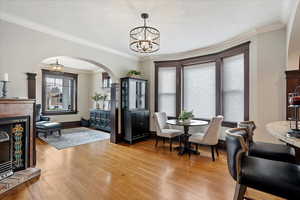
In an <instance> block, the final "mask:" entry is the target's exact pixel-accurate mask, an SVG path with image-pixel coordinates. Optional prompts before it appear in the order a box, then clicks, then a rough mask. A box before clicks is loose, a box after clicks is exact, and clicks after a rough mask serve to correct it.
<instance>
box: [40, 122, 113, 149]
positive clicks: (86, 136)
mask: <svg viewBox="0 0 300 200" xmlns="http://www.w3.org/2000/svg"><path fill="white" fill-rule="evenodd" d="M39 138H40V139H42V140H43V141H45V142H47V143H48V144H50V145H51V146H53V147H55V148H56V149H58V150H61V149H65V148H68V147H74V146H78V145H81V144H88V143H92V142H96V141H100V140H108V139H109V138H110V134H108V133H105V132H103V131H98V130H93V129H89V128H85V127H79V128H69V129H62V130H61V136H58V133H53V134H52V135H48V136H47V138H45V137H44V134H39Z"/></svg>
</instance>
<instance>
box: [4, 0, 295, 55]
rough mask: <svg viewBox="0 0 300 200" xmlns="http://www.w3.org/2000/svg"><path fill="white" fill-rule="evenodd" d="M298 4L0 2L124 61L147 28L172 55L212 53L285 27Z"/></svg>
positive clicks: (279, 0)
mask: <svg viewBox="0 0 300 200" xmlns="http://www.w3.org/2000/svg"><path fill="white" fill-rule="evenodd" d="M291 1H293V0H251V1H249V0H188V1H183V0H163V1H162V0H160V1H159V0H148V1H141V0H102V1H101V0H84V1H83V0H42V1H41V0H0V14H1V13H2V14H3V13H6V14H9V15H12V16H16V17H19V18H22V19H25V20H28V21H31V22H34V23H36V24H39V25H43V26H46V27H48V28H49V29H53V30H57V31H59V32H60V33H64V34H65V35H66V34H68V35H71V36H73V37H78V38H81V39H84V40H85V41H88V42H89V43H93V44H95V45H98V46H101V47H103V49H107V50H111V52H120V53H121V54H123V55H125V54H126V55H129V56H137V55H138V54H135V53H134V52H132V51H131V50H129V48H128V41H129V37H128V33H129V30H130V29H131V28H133V27H135V26H138V25H142V20H141V18H140V14H141V13H142V12H147V13H149V14H150V19H149V20H148V22H149V25H151V26H154V27H156V28H158V29H159V30H160V31H161V49H160V51H159V52H158V53H157V54H169V53H178V52H184V51H189V50H193V49H198V48H203V47H207V46H209V45H213V44H216V43H219V42H222V41H225V40H228V39H230V38H232V37H234V36H236V35H239V34H242V33H244V32H246V31H249V30H251V29H254V28H258V27H262V26H265V25H269V24H273V23H278V22H282V23H286V19H287V15H288V14H289V3H290V2H291Z"/></svg>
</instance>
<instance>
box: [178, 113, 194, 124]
mask: <svg viewBox="0 0 300 200" xmlns="http://www.w3.org/2000/svg"><path fill="white" fill-rule="evenodd" d="M193 117H194V115H193V111H186V110H182V111H181V113H180V115H179V117H178V120H179V121H180V122H182V123H190V122H191V120H192V119H193Z"/></svg>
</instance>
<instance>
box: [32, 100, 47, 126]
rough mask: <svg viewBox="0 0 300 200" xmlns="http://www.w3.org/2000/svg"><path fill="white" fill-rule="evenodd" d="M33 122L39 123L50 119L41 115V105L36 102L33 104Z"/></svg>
mask: <svg viewBox="0 0 300 200" xmlns="http://www.w3.org/2000/svg"><path fill="white" fill-rule="evenodd" d="M35 119H36V120H35V122H36V124H41V123H43V122H45V121H47V122H48V121H50V117H45V116H43V115H42V105H41V104H36V105H35Z"/></svg>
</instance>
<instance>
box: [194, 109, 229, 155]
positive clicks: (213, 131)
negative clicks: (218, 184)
mask: <svg viewBox="0 0 300 200" xmlns="http://www.w3.org/2000/svg"><path fill="white" fill-rule="evenodd" d="M223 119H224V117H223V116H222V115H218V116H217V117H213V118H212V119H211V121H210V122H209V125H208V127H207V128H206V129H205V130H204V132H200V133H193V134H192V135H191V136H190V137H189V142H190V143H193V144H196V150H198V145H199V144H201V145H208V146H210V147H211V157H212V160H213V161H215V153H214V151H216V153H217V156H219V151H218V146H217V144H218V140H219V136H220V132H221V126H222V122H223Z"/></svg>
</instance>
